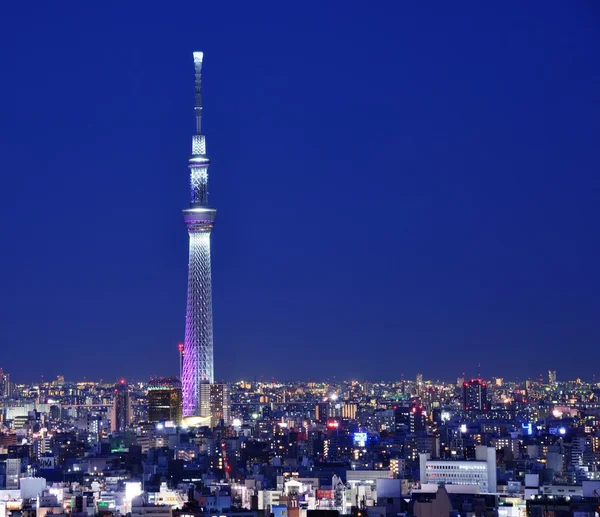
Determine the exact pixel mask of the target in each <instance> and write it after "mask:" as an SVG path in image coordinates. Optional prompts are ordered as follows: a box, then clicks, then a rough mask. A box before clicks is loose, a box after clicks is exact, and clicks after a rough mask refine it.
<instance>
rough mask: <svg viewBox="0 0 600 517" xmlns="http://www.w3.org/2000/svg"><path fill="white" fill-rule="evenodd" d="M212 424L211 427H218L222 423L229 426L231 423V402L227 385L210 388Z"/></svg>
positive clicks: (216, 385) (213, 385)
mask: <svg viewBox="0 0 600 517" xmlns="http://www.w3.org/2000/svg"><path fill="white" fill-rule="evenodd" d="M210 423H211V427H217V426H218V425H220V424H221V423H223V425H225V426H228V425H229V424H230V423H231V401H230V398H229V386H227V384H212V385H211V386H210Z"/></svg>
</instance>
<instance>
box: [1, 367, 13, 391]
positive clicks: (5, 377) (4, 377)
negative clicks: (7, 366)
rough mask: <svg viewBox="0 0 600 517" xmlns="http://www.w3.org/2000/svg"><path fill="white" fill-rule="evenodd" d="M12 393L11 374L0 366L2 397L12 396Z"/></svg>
mask: <svg viewBox="0 0 600 517" xmlns="http://www.w3.org/2000/svg"><path fill="white" fill-rule="evenodd" d="M11 394H12V389H11V383H10V374H8V373H4V372H3V371H2V368H0V398H2V397H10V396H11Z"/></svg>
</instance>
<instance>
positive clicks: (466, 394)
mask: <svg viewBox="0 0 600 517" xmlns="http://www.w3.org/2000/svg"><path fill="white" fill-rule="evenodd" d="M463 408H464V410H465V411H486V410H487V409H489V407H488V400H487V384H486V383H485V382H484V381H482V380H481V379H471V380H470V381H465V382H464V383H463Z"/></svg>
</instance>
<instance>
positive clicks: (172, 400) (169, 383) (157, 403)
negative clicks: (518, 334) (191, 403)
mask: <svg viewBox="0 0 600 517" xmlns="http://www.w3.org/2000/svg"><path fill="white" fill-rule="evenodd" d="M181 410H182V407H181V382H180V381H179V379H175V378H168V379H154V380H152V381H150V384H149V385H148V421H149V422H164V421H168V420H170V421H173V422H176V423H178V424H179V423H180V422H181Z"/></svg>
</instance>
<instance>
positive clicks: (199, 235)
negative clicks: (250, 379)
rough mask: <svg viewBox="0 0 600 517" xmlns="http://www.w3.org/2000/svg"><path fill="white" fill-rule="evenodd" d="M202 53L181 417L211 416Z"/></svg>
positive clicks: (187, 214)
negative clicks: (202, 125) (202, 127)
mask: <svg viewBox="0 0 600 517" xmlns="http://www.w3.org/2000/svg"><path fill="white" fill-rule="evenodd" d="M202 57H203V54H202V52H194V70H195V74H196V105H195V108H194V110H195V114H196V134H195V135H194V136H193V137H192V156H191V157H190V160H189V169H190V191H191V203H190V207H189V208H186V209H185V210H184V211H183V219H184V221H185V224H186V226H187V230H188V234H189V236H190V255H189V265H188V268H189V269H188V294H187V312H186V316H185V343H184V352H183V368H182V374H181V384H182V392H183V416H209V415H210V397H209V396H208V394H209V393H210V387H209V384H212V383H213V382H214V365H213V320H212V286H211V268H210V232H211V230H212V227H213V223H214V221H215V215H216V210H215V209H214V208H210V207H209V206H208V165H209V163H210V162H209V159H208V156H207V155H206V141H205V138H204V135H203V134H202V130H201V124H202V91H201V78H202Z"/></svg>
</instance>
